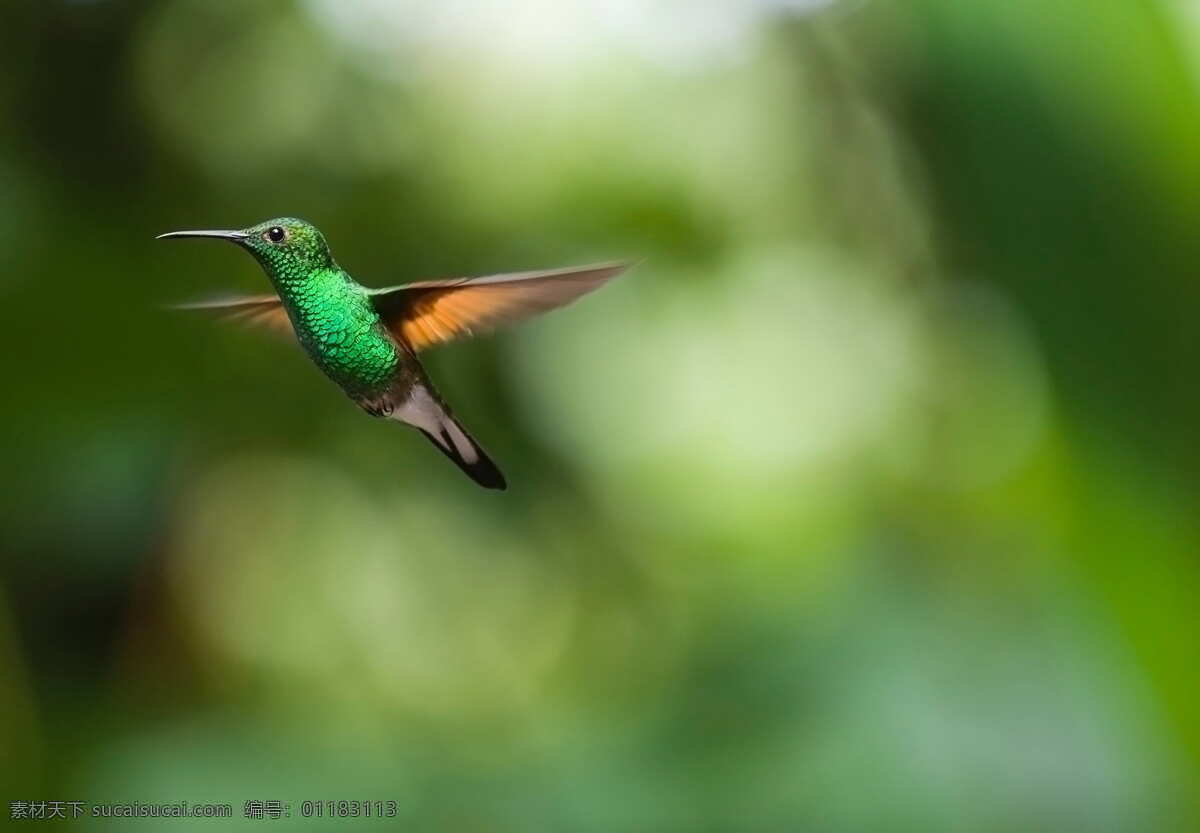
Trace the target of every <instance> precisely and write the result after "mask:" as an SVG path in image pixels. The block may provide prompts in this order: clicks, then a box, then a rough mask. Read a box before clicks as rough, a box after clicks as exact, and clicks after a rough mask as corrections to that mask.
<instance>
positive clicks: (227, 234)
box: [154, 229, 246, 242]
mask: <svg viewBox="0 0 1200 833" xmlns="http://www.w3.org/2000/svg"><path fill="white" fill-rule="evenodd" d="M173 237H217V238H219V239H221V240H233V241H235V242H236V241H240V240H245V239H246V235H245V234H243V233H242V232H240V231H220V230H216V229H209V230H205V231H168V232H167V233H166V234H160V235H159V236H158V237H156V238H154V239H155V240H169V239H171V238H173Z"/></svg>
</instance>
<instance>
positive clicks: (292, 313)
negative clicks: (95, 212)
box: [157, 217, 631, 489]
mask: <svg viewBox="0 0 1200 833" xmlns="http://www.w3.org/2000/svg"><path fill="white" fill-rule="evenodd" d="M178 237H212V238H216V239H219V240H227V241H229V242H231V243H235V244H236V245H238V246H240V247H242V248H243V249H245V250H246V251H248V252H249V253H250V254H251V255H252V256H253V257H254V259H255V260H257V261H258V264H259V265H260V266H261V267H262V269H263V271H264V272H266V274H267V277H268V278H269V279H270V281H271V284H272V286H273V287H274V289H275V292H274V293H273V294H269V295H251V296H240V297H234V296H227V297H223V298H218V299H214V300H209V301H200V302H195V303H188V304H179V305H176V308H181V309H199V310H208V311H210V312H213V313H216V314H218V315H219V316H220V317H223V318H228V319H233V320H241V321H244V322H246V323H250V324H255V325H262V326H264V327H267V328H271V329H275V330H277V331H280V332H284V333H287V332H291V333H294V334H295V337H296V339H297V340H298V341H299V342H300V345H301V346H302V347H303V348H304V350H305V352H306V353H307V354H308V356H309V358H311V359H312V360H313V362H314V363H315V364H316V365H317V367H318V368H319V369H320V370H321V371H322V372H323V373H324V374H325V375H326V376H327V377H329V379H331V380H332V381H333V382H334V383H335V384H336V385H337V386H338V387H340V388H341V389H342V390H343V391H344V392H345V393H346V394H347V395H348V396H349V397H350V399H351V400H353V401H354V403H355V404H357V405H358V406H359V407H360V408H362V409H363V410H364V411H366V412H367V413H368V414H370V415H371V416H373V417H379V418H387V419H392V420H395V421H397V422H401V423H404V424H405V425H411V426H412V427H414V428H416V429H417V430H418V431H420V432H421V433H422V434H424V435H425V436H426V437H427V438H428V439H429V440H430V442H432V443H433V444H434V446H436V447H437V449H438V450H439V451H441V452H442V453H443V454H445V455H446V456H447V457H449V458H450V459H451V460H452V461H453V462H454V463H455V464H456V465H457V466H458V467H459V468H460V469H462V470H463V471H464V472H465V473H466V474H467V475H468V476H469V477H471V478H472V479H473V480H474V481H475V482H476V483H478V484H479V485H480V486H483V487H485V488H488V489H505V488H507V483H506V482H505V479H504V475H503V474H501V473H500V469H499V468H498V467H497V466H496V464H495V463H493V462H492V460H491V458H489V457H488V455H487V453H486V452H484V450H483V448H482V447H480V445H479V443H478V442H476V441H475V439H474V438H473V437H472V436H471V435H470V434H469V433H468V432H467V430H466V429H465V428H463V426H462V424H461V423H460V422H459V421H458V420H457V419H456V418H455V417H454V414H453V413H452V412H451V410H450V408H449V406H448V405H447V404H446V402H445V401H444V400H443V399H442V397H441V396H439V395H438V392H437V389H436V388H434V386H433V384H432V382H430V381H429V376H428V374H426V372H425V369H424V368H423V367H422V366H421V362H420V360H419V359H418V358H417V354H418V353H420V352H421V351H423V350H425V349H428V348H430V347H433V346H435V345H438V344H444V343H446V342H448V341H453V340H454V339H457V338H462V337H468V336H472V335H475V334H477V333H481V332H484V331H486V330H489V329H491V328H493V327H496V326H498V325H501V324H506V323H510V322H515V321H520V320H522V319H525V318H529V317H531V316H534V315H537V314H539V313H543V312H548V311H549V310H552V309H555V308H557V307H561V306H564V305H566V304H569V303H570V302H572V301H574V300H575V299H576V298H578V297H580V296H581V295H583V294H585V293H587V292H590V291H592V290H594V289H597V288H599V287H600V286H602V285H603V284H604V283H606V282H607V281H609V280H610V279H612V278H614V277H616V276H617V275H619V274H621V273H622V272H624V271H625V270H626V269H628V268H629V266H630V265H631V264H629V263H600V264H594V265H591V266H577V267H571V268H566V269H550V270H545V271H535V272H514V273H509V274H499V275H488V276H485V277H474V278H451V279H447V280H432V281H423V282H420V283H409V284H404V285H402V286H391V287H385V288H382V289H369V288H367V287H364V286H362V285H360V284H359V283H358V282H357V281H356V280H355V279H354V278H353V277H351V276H350V274H349V273H348V272H346V270H344V269H342V268H341V267H340V266H338V264H337V262H336V261H335V260H334V259H333V254H332V253H331V251H330V249H329V244H328V243H326V242H325V236H324V235H323V234H321V232H320V230H318V229H317V227H316V226H314V225H312V224H311V223H308V222H305V221H304V220H297V219H295V218H293V217H280V218H276V219H273V220H267V221H265V222H262V223H259V224H258V225H256V226H250V227H249V228H245V229H240V230H234V231H216V230H205V231H173V232H169V233H167V234H161V235H159V236H158V238H157V239H159V240H162V239H168V238H178Z"/></svg>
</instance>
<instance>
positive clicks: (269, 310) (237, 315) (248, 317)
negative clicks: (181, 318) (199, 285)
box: [170, 295, 292, 334]
mask: <svg viewBox="0 0 1200 833" xmlns="http://www.w3.org/2000/svg"><path fill="white" fill-rule="evenodd" d="M170 309H183V310H201V311H203V312H208V313H211V314H213V315H215V316H216V317H217V318H220V319H222V320H224V321H237V322H239V323H242V324H247V325H250V326H259V327H266V328H267V329H269V330H274V331H275V332H277V333H283V334H290V333H291V332H292V322H291V321H290V320H289V319H288V316H287V311H286V310H284V308H283V302H282V301H280V300H279V296H278V295H241V296H233V295H227V296H224V297H221V298H212V299H209V300H205V301H192V302H190V303H186V304H172V305H171V307H170Z"/></svg>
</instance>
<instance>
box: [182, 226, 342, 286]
mask: <svg viewBox="0 0 1200 833" xmlns="http://www.w3.org/2000/svg"><path fill="white" fill-rule="evenodd" d="M175 237H216V238H218V239H221V240H228V241H230V242H232V243H237V244H238V245H239V246H241V247H242V248H243V249H246V250H248V251H249V252H250V254H252V255H254V259H255V260H257V261H258V262H259V264H260V265H261V266H262V267H263V269H265V270H266V271H267V274H269V275H270V276H271V277H273V278H278V279H280V280H303V279H304V278H305V277H307V276H308V275H309V274H311V273H312V272H313V271H314V270H317V269H325V268H329V267H331V266H333V265H334V264H333V254H332V253H331V252H330V251H329V244H328V243H326V242H325V235H323V234H321V232H320V230H319V229H318V228H317V227H316V226H314V225H313V224H312V223H307V222H305V221H304V220H297V219H296V218H294V217H277V218H275V219H273V220H266V221H264V222H262V223H259V224H258V225H256V226H250V228H245V229H240V230H236V231H172V232H169V233H167V234H160V235H159V236H158V239H160V240H162V239H164V238H175Z"/></svg>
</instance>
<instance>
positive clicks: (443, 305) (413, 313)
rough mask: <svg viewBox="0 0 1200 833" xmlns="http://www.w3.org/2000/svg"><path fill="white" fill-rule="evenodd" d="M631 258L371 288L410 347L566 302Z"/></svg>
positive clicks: (395, 331)
mask: <svg viewBox="0 0 1200 833" xmlns="http://www.w3.org/2000/svg"><path fill="white" fill-rule="evenodd" d="M631 265H632V264H631V263H598V264H594V265H591V266H576V267H571V268H567V269H549V270H546V271H541V272H513V273H510V274H505V275H488V276H486V277H482V278H456V279H450V280H440V281H423V282H421V283H410V284H405V285H404V286H393V287H388V288H386V289H375V290H371V292H370V294H371V300H372V301H373V302H374V304H375V309H376V311H377V312H378V313H379V315H380V317H381V318H382V319H383V321H384V323H385V324H386V325H387V327H388V329H389V330H391V332H392V335H394V336H395V337H396V338H397V339H399V340H400V341H401V342H403V343H404V344H407V345H408V346H409V347H410V348H412V349H413V350H414V351H418V350H424V349H425V348H427V347H432V346H434V345H437V344H444V343H445V342H447V341H452V340H454V339H456V338H459V337H462V336H471V335H475V334H476V333H480V332H485V331H487V330H490V329H492V328H494V327H496V326H499V325H501V324H509V323H513V322H516V321H521V320H523V319H526V318H530V317H532V316H534V315H538V314H540V313H543V312H548V311H550V310H552V309H555V308H557V307H561V306H565V305H566V304H569V303H571V302H572V301H574V300H575V299H576V298H578V297H579V296H581V295H583V294H585V293H588V292H591V291H592V290H593V289H598V288H599V287H601V286H602V285H604V283H605V282H607V281H609V280H611V279H612V278H615V277H616V276H617V275H619V274H621V273H622V272H624V271H625V270H626V269H628V268H629V267H630V266H631Z"/></svg>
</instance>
